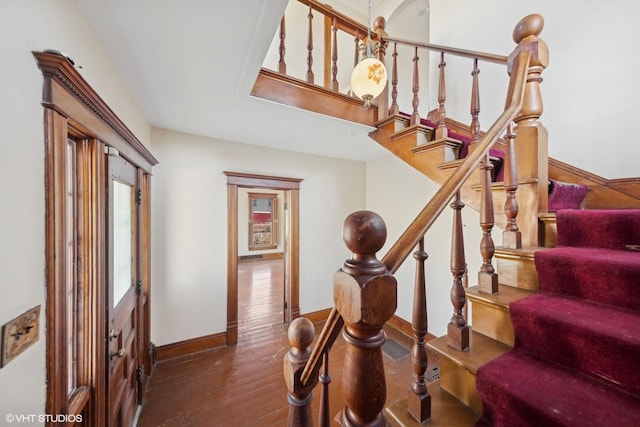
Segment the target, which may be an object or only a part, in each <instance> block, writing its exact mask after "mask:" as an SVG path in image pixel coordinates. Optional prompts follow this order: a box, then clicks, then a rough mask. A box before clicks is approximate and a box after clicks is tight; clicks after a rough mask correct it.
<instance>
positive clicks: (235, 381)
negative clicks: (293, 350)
mask: <svg viewBox="0 0 640 427" xmlns="http://www.w3.org/2000/svg"><path fill="white" fill-rule="evenodd" d="M281 274H282V260H273V261H272V260H268V261H247V262H245V261H243V262H240V263H239V274H238V277H239V283H238V290H239V297H240V298H239V301H240V302H241V303H240V307H239V318H240V319H241V320H240V325H239V339H238V344H237V345H236V346H230V347H220V348H216V349H213V350H208V351H204V352H200V353H196V354H192V355H189V356H184V357H181V358H175V359H171V360H166V361H162V362H159V363H158V364H157V365H156V367H155V369H154V371H153V374H152V376H151V379H150V380H149V385H148V387H147V393H146V395H145V397H144V400H143V405H142V412H141V414H140V419H139V422H138V426H139V427H156V426H171V427H174V426H175V427H183V426H193V427H199V426H203V427H205V426H216V427H239V426H282V425H285V424H286V419H287V414H288V410H289V407H288V404H287V399H286V395H287V389H286V386H285V382H284V379H283V369H282V363H283V362H282V361H283V357H284V355H285V353H286V352H287V351H288V350H289V347H290V346H289V343H288V341H287V327H286V325H285V324H284V323H282V286H281V285H280V286H278V285H277V283H280V284H281V283H283V281H282V280H275V279H276V278H278V277H279V275H281ZM269 277H271V278H272V279H274V282H273V283H276V285H275V286H270V285H268V283H269V280H268V278H269ZM245 311H246V313H245ZM321 328H322V323H319V324H316V336H317V335H318V334H319V332H320V330H321ZM385 331H386V332H387V335H388V336H389V338H393V339H394V340H395V341H397V342H398V343H400V344H402V346H404V347H407V348H410V346H411V345H412V341H411V339H409V338H408V337H406V336H405V335H403V334H402V333H401V332H399V331H398V330H396V329H394V328H392V327H389V326H386V327H385ZM344 350H345V343H344V340H343V339H342V337H341V336H340V337H339V338H338V340H337V341H336V343H335V345H334V347H333V349H332V351H331V354H330V372H331V375H332V376H333V381H332V383H331V413H332V414H335V413H337V412H338V410H339V409H340V408H341V407H342V405H343V401H342V392H341V378H342V360H343V357H344ZM429 357H430V359H429V362H430V363H429V367H430V368H431V367H432V366H436V364H437V360H436V357H435V356H434V355H433V354H431V353H430V355H429ZM384 363H385V370H386V378H387V403H388V404H390V403H391V402H395V401H397V400H399V399H401V398H404V397H405V396H406V392H407V389H408V387H409V384H410V381H411V360H410V357H409V356H404V357H401V358H399V359H398V360H394V359H392V358H391V357H389V356H387V355H386V354H385V355H384ZM315 395H316V398H315V399H314V402H313V408H314V418H315V419H317V411H318V401H319V398H318V397H317V396H319V391H316V393H315Z"/></svg>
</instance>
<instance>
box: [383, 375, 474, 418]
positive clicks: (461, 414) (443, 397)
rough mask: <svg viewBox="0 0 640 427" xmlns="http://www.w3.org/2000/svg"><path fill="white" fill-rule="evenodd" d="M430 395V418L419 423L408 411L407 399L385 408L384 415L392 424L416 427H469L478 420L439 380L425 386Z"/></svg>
mask: <svg viewBox="0 0 640 427" xmlns="http://www.w3.org/2000/svg"><path fill="white" fill-rule="evenodd" d="M427 388H428V390H429V394H430V395H431V418H429V420H428V421H426V422H425V424H420V423H419V422H418V421H416V420H415V418H413V417H412V416H411V414H410V413H409V407H408V402H407V399H402V400H399V401H397V402H395V403H394V404H392V405H390V406H387V407H386V408H385V414H384V415H385V417H386V418H387V421H389V423H390V424H391V425H392V426H402V427H414V426H415V427H418V426H423V425H429V426H442V427H444V426H447V427H471V426H473V425H474V424H475V423H476V421H477V420H478V414H476V413H475V412H474V411H473V410H472V409H471V408H469V407H468V406H465V405H464V404H462V402H460V401H459V400H458V399H456V398H455V397H453V396H452V395H451V394H449V393H447V392H446V391H445V390H443V389H442V388H441V387H440V381H435V382H433V383H431V384H429V385H428V386H427Z"/></svg>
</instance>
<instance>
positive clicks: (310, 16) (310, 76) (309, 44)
mask: <svg viewBox="0 0 640 427" xmlns="http://www.w3.org/2000/svg"><path fill="white" fill-rule="evenodd" d="M307 19H308V20H309V25H308V30H309V33H308V34H307V82H308V83H311V84H313V69H312V66H313V9H312V8H311V4H309V14H308V15H307Z"/></svg>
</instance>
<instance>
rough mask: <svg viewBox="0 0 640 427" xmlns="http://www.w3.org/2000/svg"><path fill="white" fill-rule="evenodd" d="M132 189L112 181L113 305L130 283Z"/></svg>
mask: <svg viewBox="0 0 640 427" xmlns="http://www.w3.org/2000/svg"><path fill="white" fill-rule="evenodd" d="M132 196H133V190H132V188H131V186H129V185H128V184H123V183H122V182H119V181H114V182H113V252H114V253H113V306H114V307H115V306H116V305H118V303H119V302H120V300H121V299H122V297H123V296H124V295H125V294H126V293H127V291H128V290H129V288H130V287H131V285H132V275H131V271H132V268H131V255H132V248H131V243H132V242H131V232H132V215H131V213H132Z"/></svg>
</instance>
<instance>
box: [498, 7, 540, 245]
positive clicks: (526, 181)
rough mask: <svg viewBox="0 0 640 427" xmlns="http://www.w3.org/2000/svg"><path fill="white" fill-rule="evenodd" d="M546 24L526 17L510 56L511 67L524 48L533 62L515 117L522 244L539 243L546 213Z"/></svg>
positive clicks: (535, 17)
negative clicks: (543, 90)
mask: <svg viewBox="0 0 640 427" xmlns="http://www.w3.org/2000/svg"><path fill="white" fill-rule="evenodd" d="M543 27H544V19H543V18H542V16H540V15H538V14H532V15H529V16H526V17H525V18H523V19H522V20H521V21H520V22H518V24H517V25H516V27H515V29H514V30H513V40H514V41H515V42H516V43H518V46H517V47H516V49H515V50H514V52H513V53H512V54H511V55H510V56H509V64H508V67H509V70H511V66H512V63H513V60H514V59H515V57H516V56H517V54H518V53H519V52H520V51H521V50H527V51H529V52H531V54H532V56H531V61H530V63H529V70H528V75H527V83H526V85H525V93H524V100H523V104H522V109H521V111H520V114H519V115H518V116H517V117H516V119H515V123H516V127H515V129H514V131H515V134H516V141H515V145H516V149H517V150H518V158H517V174H518V179H519V181H520V182H519V185H518V195H517V196H518V198H519V199H520V201H521V202H520V204H521V205H523V206H525V205H526V206H527V209H526V211H522V212H520V214H519V217H518V222H519V225H520V231H521V233H522V245H523V246H539V245H540V244H541V242H540V241H539V234H538V213H543V212H547V206H548V205H547V203H548V187H547V185H548V180H549V172H548V170H549V160H548V135H547V129H546V128H545V127H544V125H543V124H542V123H541V122H540V121H539V119H540V116H541V115H542V111H543V103H542V94H541V92H540V83H541V82H542V77H541V75H542V72H543V71H544V69H545V68H546V67H547V66H548V65H549V48H548V47H547V44H546V43H545V42H544V40H542V39H540V38H538V36H539V35H540V33H541V32H542V29H543Z"/></svg>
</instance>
